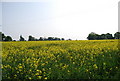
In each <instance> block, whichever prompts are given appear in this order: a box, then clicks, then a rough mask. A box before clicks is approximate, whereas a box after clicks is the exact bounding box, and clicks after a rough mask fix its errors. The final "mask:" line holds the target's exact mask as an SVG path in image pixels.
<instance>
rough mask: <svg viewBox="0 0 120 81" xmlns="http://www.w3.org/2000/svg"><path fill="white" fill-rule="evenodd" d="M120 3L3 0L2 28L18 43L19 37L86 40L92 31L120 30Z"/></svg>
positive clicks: (114, 0)
mask: <svg viewBox="0 0 120 81" xmlns="http://www.w3.org/2000/svg"><path fill="white" fill-rule="evenodd" d="M8 1H9V2H8ZM118 1H119V0H39V1H37V0H34V1H33V0H24V1H23V0H21V1H20V0H11V1H10V0H3V1H2V3H0V18H1V19H2V20H0V25H2V32H3V33H4V34H5V35H10V36H11V37H12V38H13V39H15V40H18V39H19V37H20V35H22V36H23V37H24V38H25V39H26V40H28V36H29V35H32V36H34V37H36V38H39V37H60V38H65V39H69V38H71V39H73V40H76V39H77V40H86V38H87V36H88V34H89V33H90V32H95V33H97V34H103V33H104V34H105V33H111V34H114V33H115V32H117V31H118ZM1 14H2V15H1ZM1 16H2V17H1Z"/></svg>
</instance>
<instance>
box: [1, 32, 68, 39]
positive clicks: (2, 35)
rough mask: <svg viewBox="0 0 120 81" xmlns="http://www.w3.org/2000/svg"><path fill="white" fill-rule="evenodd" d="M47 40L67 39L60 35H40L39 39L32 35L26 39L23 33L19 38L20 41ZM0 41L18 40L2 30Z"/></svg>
mask: <svg viewBox="0 0 120 81" xmlns="http://www.w3.org/2000/svg"><path fill="white" fill-rule="evenodd" d="M47 40H49V41H50V40H65V39H64V38H58V37H48V38H44V37H40V38H39V39H37V38H35V37H33V36H31V35H30V36H29V37H28V40H25V39H24V37H23V36H22V35H20V38H19V41H47ZM69 40H70V39H69ZM0 41H16V40H13V39H12V37H11V36H6V35H4V33H2V32H0Z"/></svg>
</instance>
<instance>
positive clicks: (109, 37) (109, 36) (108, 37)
mask: <svg viewBox="0 0 120 81" xmlns="http://www.w3.org/2000/svg"><path fill="white" fill-rule="evenodd" d="M106 38H107V39H113V38H114V37H113V36H112V34H110V33H107V34H106Z"/></svg>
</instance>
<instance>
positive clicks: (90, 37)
mask: <svg viewBox="0 0 120 81" xmlns="http://www.w3.org/2000/svg"><path fill="white" fill-rule="evenodd" d="M87 39H88V40H103V39H120V32H116V33H115V34H114V36H113V35H112V34H110V33H106V34H101V35H99V34H96V33H94V32H91V33H90V34H89V35H88V37H87Z"/></svg>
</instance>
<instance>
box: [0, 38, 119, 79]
mask: <svg viewBox="0 0 120 81" xmlns="http://www.w3.org/2000/svg"><path fill="white" fill-rule="evenodd" d="M119 76H120V54H119V49H118V40H89V41H88V40H81V41H23V42H2V78H3V79H119Z"/></svg>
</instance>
